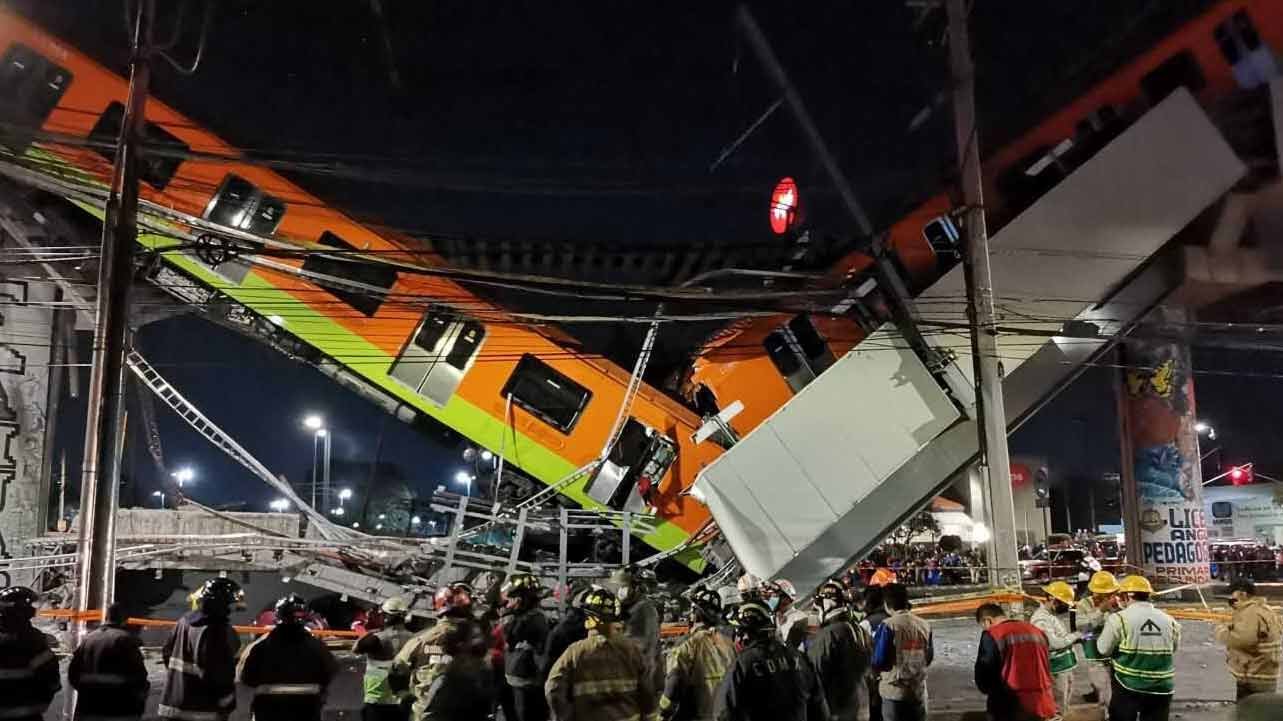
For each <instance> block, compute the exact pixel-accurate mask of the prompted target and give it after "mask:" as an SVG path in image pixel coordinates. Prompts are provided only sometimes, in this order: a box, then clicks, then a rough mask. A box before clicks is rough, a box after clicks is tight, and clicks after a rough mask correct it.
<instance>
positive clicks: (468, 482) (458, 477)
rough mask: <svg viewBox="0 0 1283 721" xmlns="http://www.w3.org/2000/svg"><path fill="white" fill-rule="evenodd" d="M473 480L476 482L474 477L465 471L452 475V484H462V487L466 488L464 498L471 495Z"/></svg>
mask: <svg viewBox="0 0 1283 721" xmlns="http://www.w3.org/2000/svg"><path fill="white" fill-rule="evenodd" d="M474 480H476V476H474V475H472V474H471V473H468V472H467V471H459V472H457V473H455V474H454V482H455V483H462V484H463V485H464V486H466V487H467V490H466V491H465V492H464V495H465V496H471V495H472V482H473V481H474Z"/></svg>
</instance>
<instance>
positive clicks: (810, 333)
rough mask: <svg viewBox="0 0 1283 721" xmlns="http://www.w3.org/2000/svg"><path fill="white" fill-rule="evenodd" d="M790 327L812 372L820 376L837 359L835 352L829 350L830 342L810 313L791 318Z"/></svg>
mask: <svg viewBox="0 0 1283 721" xmlns="http://www.w3.org/2000/svg"><path fill="white" fill-rule="evenodd" d="M788 328H789V331H790V332H792V333H793V338H795V339H796V340H797V345H798V347H799V348H801V349H802V355H804V356H806V360H807V363H808V364H809V365H810V366H811V372H812V373H814V374H815V375H817V376H818V375H819V374H821V373H823V372H824V371H826V370H828V368H829V366H831V365H833V362H834V360H835V359H834V358H833V352H832V351H831V350H829V344H828V343H826V342H825V340H824V336H822V335H820V331H819V330H817V329H816V327H815V324H814V323H812V322H811V317H810V316H809V315H806V314H805V313H802V314H800V315H795V316H793V318H792V319H790V320H789V323H788Z"/></svg>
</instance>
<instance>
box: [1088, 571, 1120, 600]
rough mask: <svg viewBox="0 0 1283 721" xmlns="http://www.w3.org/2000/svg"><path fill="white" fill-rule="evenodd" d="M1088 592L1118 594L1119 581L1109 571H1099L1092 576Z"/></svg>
mask: <svg viewBox="0 0 1283 721" xmlns="http://www.w3.org/2000/svg"><path fill="white" fill-rule="evenodd" d="M1087 590H1088V591H1091V592H1092V593H1101V594H1104V593H1118V579H1117V578H1114V574H1112V573H1110V572H1109V571H1097V572H1095V573H1093V574H1091V580H1090V581H1088V582H1087Z"/></svg>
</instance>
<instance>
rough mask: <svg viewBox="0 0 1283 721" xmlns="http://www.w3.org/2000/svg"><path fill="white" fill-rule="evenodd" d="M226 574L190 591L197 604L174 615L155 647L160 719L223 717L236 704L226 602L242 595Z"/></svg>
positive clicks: (235, 647)
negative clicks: (160, 669) (161, 678)
mask: <svg viewBox="0 0 1283 721" xmlns="http://www.w3.org/2000/svg"><path fill="white" fill-rule="evenodd" d="M244 595H245V594H244V592H242V591H241V587H240V586H239V585H237V583H236V582H235V581H233V580H231V579H227V578H211V579H210V580H208V581H206V582H205V583H204V585H202V586H201V587H200V589H199V590H197V591H196V593H195V594H194V597H195V598H194V601H193V603H194V604H195V605H196V606H197V609H196V610H194V611H191V612H190V613H188V614H186V615H184V616H183V617H182V618H180V619H178V623H177V624H176V625H175V626H174V631H173V633H171V634H170V635H169V640H167V641H165V645H164V648H162V650H161V655H162V659H163V660H164V662H165V668H167V669H168V671H167V672H166V675H165V688H164V690H162V691H161V695H160V706H159V707H158V708H157V713H158V715H159V716H160V717H161V718H174V719H191V718H201V719H211V721H212V720H214V719H218V720H220V721H222V720H225V719H226V718H227V717H228V716H230V715H231V713H232V711H233V710H234V709H235V708H236V654H237V652H239V651H240V648H241V641H240V639H239V638H237V637H236V631H234V630H233V629H232V623H231V621H230V620H228V619H229V617H230V616H231V614H232V607H233V606H235V605H238V604H240V603H241V600H242V599H243V598H244Z"/></svg>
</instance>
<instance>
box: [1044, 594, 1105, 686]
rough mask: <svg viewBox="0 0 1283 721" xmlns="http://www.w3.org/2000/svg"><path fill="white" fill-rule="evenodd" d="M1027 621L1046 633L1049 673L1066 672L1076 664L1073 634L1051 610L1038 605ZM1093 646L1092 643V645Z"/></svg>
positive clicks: (1054, 674)
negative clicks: (1049, 664)
mask: <svg viewBox="0 0 1283 721" xmlns="http://www.w3.org/2000/svg"><path fill="white" fill-rule="evenodd" d="M1029 622H1030V623H1032V624H1033V625H1035V626H1037V627H1038V630H1039V631H1042V632H1043V633H1045V634H1047V649H1048V650H1047V659H1048V661H1049V662H1050V663H1051V673H1052V675H1053V676H1058V675H1060V674H1062V673H1068V672H1070V671H1072V670H1074V668H1076V667H1077V666H1078V657H1077V656H1076V655H1074V644H1073V641H1072V640H1071V639H1072V638H1073V636H1072V635H1071V634H1070V633H1069V632H1068V631H1067V630H1065V624H1063V623H1061V621H1060V619H1059V618H1057V617H1056V616H1055V614H1053V613H1052V612H1051V611H1049V610H1047V609H1046V608H1045V607H1043V606H1039V607H1038V610H1036V611H1034V613H1033V617H1031V618H1030V619H1029ZM1093 647H1094V645H1093Z"/></svg>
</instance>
